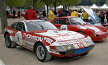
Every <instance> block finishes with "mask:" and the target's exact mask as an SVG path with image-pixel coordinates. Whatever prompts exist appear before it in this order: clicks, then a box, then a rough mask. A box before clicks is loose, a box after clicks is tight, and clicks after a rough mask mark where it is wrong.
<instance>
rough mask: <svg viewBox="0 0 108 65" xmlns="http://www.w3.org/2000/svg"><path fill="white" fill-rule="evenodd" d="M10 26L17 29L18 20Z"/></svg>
mask: <svg viewBox="0 0 108 65" xmlns="http://www.w3.org/2000/svg"><path fill="white" fill-rule="evenodd" d="M10 27H11V28H13V29H15V30H16V27H17V22H16V23H13V24H12V25H10Z"/></svg>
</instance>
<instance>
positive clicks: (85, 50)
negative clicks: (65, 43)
mask: <svg viewBox="0 0 108 65" xmlns="http://www.w3.org/2000/svg"><path fill="white" fill-rule="evenodd" d="M87 51H88V48H82V49H76V50H75V53H74V54H75V55H76V54H80V53H84V52H87Z"/></svg>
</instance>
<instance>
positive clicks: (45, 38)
mask: <svg viewBox="0 0 108 65" xmlns="http://www.w3.org/2000/svg"><path fill="white" fill-rule="evenodd" d="M44 40H45V42H47V43H49V44H51V43H52V42H53V40H52V39H50V38H47V37H44Z"/></svg>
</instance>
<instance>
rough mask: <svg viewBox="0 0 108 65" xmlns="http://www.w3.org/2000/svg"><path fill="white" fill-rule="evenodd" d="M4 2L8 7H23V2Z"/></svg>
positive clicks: (10, 0)
mask: <svg viewBox="0 0 108 65" xmlns="http://www.w3.org/2000/svg"><path fill="white" fill-rule="evenodd" d="M5 2H6V5H8V6H10V7H20V6H24V2H25V0H5Z"/></svg>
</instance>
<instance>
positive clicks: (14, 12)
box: [13, 10, 16, 18]
mask: <svg viewBox="0 0 108 65" xmlns="http://www.w3.org/2000/svg"><path fill="white" fill-rule="evenodd" d="M15 14H16V11H15V10H13V18H15Z"/></svg>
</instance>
